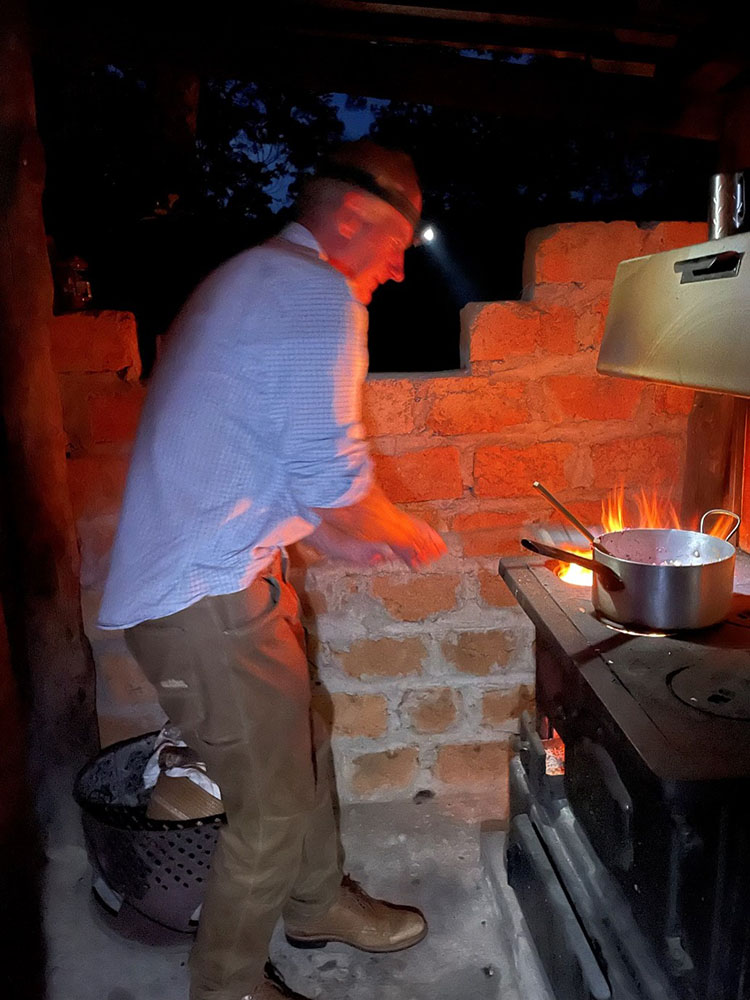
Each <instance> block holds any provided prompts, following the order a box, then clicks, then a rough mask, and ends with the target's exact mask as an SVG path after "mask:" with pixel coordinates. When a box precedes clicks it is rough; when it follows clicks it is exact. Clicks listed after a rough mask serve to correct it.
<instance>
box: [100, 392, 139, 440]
mask: <svg viewBox="0 0 750 1000" xmlns="http://www.w3.org/2000/svg"><path fill="white" fill-rule="evenodd" d="M123 388H124V390H125V391H122V392H117V393H112V394H111V395H108V396H94V397H93V398H92V399H91V401H90V403H89V413H90V420H91V440H92V441H93V443H94V444H101V443H104V442H123V441H132V440H133V439H134V438H135V432H136V430H137V428H138V420H139V419H140V415H141V409H142V407H143V402H144V400H145V398H146V391H145V389H144V388H142V387H141V386H139V385H132V386H125V387H123Z"/></svg>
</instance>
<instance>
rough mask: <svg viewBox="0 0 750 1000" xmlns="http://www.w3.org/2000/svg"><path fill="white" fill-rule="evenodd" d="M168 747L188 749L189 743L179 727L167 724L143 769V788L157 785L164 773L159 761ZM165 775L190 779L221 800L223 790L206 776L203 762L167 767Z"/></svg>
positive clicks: (157, 738)
mask: <svg viewBox="0 0 750 1000" xmlns="http://www.w3.org/2000/svg"><path fill="white" fill-rule="evenodd" d="M167 747H185V748H187V743H185V741H184V740H183V739H182V737H181V735H180V730H179V729H178V728H177V726H170V725H169V723H167V725H166V726H164V727H163V728H162V730H161V732H160V733H159V734H158V736H157V737H156V741H155V742H154V750H153V753H152V754H151V756H150V757H149V759H148V760H147V761H146V766H145V767H144V769H143V787H144V788H146V789H148V790H150V789H152V788H153V787H154V785H155V784H156V781H157V778H158V777H159V775H160V774H161V772H162V765H161V762H160V760H159V757H160V756H161V752H162V750H164V749H166V748H167ZM163 770H164V774H166V775H167V777H169V778H189V779H190V780H191V781H192V782H193V783H194V784H196V785H198V787H199V788H202V789H203V791H204V792H208V794H209V795H213V797H214V798H215V799H221V789H220V788H219V786H218V785H217V784H216V782H215V781H211V779H210V778H209V776H208V775H207V774H206V764H205V762H204V761H202V760H197V761H195V763H194V764H188V765H185V766H182V765H179V764H176V765H174V766H173V767H166V768H164V769H163Z"/></svg>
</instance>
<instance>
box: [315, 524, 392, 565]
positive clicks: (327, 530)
mask: <svg viewBox="0 0 750 1000" xmlns="http://www.w3.org/2000/svg"><path fill="white" fill-rule="evenodd" d="M303 541H304V542H306V543H307V544H308V545H312V547H313V548H314V549H316V550H317V551H318V552H321V553H322V554H323V555H325V556H328V557H329V558H331V559H343V560H344V561H345V562H350V563H354V564H355V565H357V566H377V565H378V564H379V563H382V562H385V561H386V560H387V559H392V558H393V552H392V551H391V548H390V546H388V545H385V544H384V543H383V542H368V541H364V540H362V539H360V538H355V537H354V536H353V535H347V534H345V533H344V532H343V531H339V530H338V529H337V528H334V527H333V526H332V525H330V524H326V522H325V521H322V522H321V523H320V524H319V525H318V527H317V528H316V529H315V531H314V532H313V533H312V534H311V535H307V536H306V538H304V539H303Z"/></svg>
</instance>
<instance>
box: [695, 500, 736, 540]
mask: <svg viewBox="0 0 750 1000" xmlns="http://www.w3.org/2000/svg"><path fill="white" fill-rule="evenodd" d="M709 514H726V516H727V517H733V518H734V520H735V525H734V527H733V528H732V530H731V531H730V532H729V534H728V535H725V536H724V541H725V542H728V541H729V539H730V538H731V537H732V535H733V534H734V533H735V531H736V530H737V529H738V528H739V526H740V515H739V514H735V512H734V511H733V510H724V509H723V508H722V507H712V508H711V510H707V511H706V513H705V514H704V515H703V517H702V518H701V522H700V525H699V527H698V530H699V531H703V524H704V522H705V520H706V518H707V517H708V515H709ZM703 533H704V534H705V531H703Z"/></svg>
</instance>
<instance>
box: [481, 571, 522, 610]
mask: <svg viewBox="0 0 750 1000" xmlns="http://www.w3.org/2000/svg"><path fill="white" fill-rule="evenodd" d="M479 596H480V597H481V598H482V600H483V601H484V603H485V604H490V605H492V607H495V608H512V607H515V606H516V604H517V603H518V602H517V601H516V599H515V597H514V596H513V594H511V592H510V590H509V589H508V585H507V584H506V582H505V580H503V579H502V577H500V576H499V575H498V574H497V573H490V572H488V570H486V569H480V571H479Z"/></svg>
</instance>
